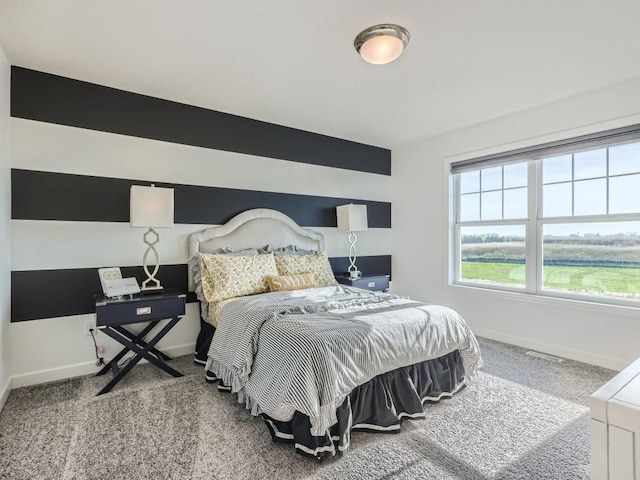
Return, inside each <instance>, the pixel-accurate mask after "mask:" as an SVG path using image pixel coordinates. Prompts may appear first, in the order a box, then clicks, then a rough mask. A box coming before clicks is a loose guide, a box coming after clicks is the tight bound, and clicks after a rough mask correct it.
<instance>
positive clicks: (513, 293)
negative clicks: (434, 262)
mask: <svg viewBox="0 0 640 480" xmlns="http://www.w3.org/2000/svg"><path fill="white" fill-rule="evenodd" d="M449 287H452V288H454V289H460V290H466V291H469V292H473V293H482V294H483V295H485V294H486V295H488V296H492V297H495V298H496V299H500V300H509V301H518V302H527V303H533V304H537V305H541V306H550V305H551V306H558V307H562V308H571V309H575V310H582V311H584V310H585V309H590V310H594V309H595V310H596V311H601V312H602V313H604V314H611V313H612V312H615V314H617V315H626V316H633V317H638V315H639V314H640V302H637V305H636V304H622V303H607V302H603V301H602V300H601V299H599V298H594V297H589V298H588V299H587V298H585V299H581V298H575V297H570V296H564V295H561V294H559V295H553V294H549V293H547V292H545V293H543V294H540V293H531V292H527V291H523V290H516V289H513V288H511V289H510V288H487V287H485V286H480V285H477V284H472V283H451V284H449Z"/></svg>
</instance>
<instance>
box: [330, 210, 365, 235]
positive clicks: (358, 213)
mask: <svg viewBox="0 0 640 480" xmlns="http://www.w3.org/2000/svg"><path fill="white" fill-rule="evenodd" d="M336 215H337V217H338V230H340V231H341V232H365V231H367V230H368V229H369V222H368V221H367V206H366V205H354V204H353V203H350V204H349V205H341V206H339V207H336Z"/></svg>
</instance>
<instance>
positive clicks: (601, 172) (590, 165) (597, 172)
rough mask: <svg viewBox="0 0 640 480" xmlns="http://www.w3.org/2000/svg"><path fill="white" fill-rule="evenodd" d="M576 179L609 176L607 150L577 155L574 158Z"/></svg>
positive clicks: (602, 149)
mask: <svg viewBox="0 0 640 480" xmlns="http://www.w3.org/2000/svg"><path fill="white" fill-rule="evenodd" d="M573 162H574V163H573V169H574V172H573V175H574V177H573V178H574V179H576V180H579V179H581V178H595V177H605V176H606V175H607V149H606V148H601V149H600V150H591V151H589V152H580V153H576V154H575V155H574V156H573Z"/></svg>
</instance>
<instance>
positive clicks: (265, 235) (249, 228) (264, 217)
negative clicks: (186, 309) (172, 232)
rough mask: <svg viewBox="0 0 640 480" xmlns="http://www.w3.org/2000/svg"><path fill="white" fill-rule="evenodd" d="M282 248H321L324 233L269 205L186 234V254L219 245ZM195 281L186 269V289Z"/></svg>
mask: <svg viewBox="0 0 640 480" xmlns="http://www.w3.org/2000/svg"><path fill="white" fill-rule="evenodd" d="M266 245H271V246H272V247H273V248H282V247H287V246H289V245H295V246H296V247H298V248H302V249H304V250H324V236H323V235H322V234H321V233H319V232H316V231H314V230H309V229H307V228H302V227H301V226H300V225H298V224H297V223H296V222H295V221H293V220H292V219H291V218H290V217H288V216H286V215H285V214H284V213H281V212H278V211H276V210H270V209H268V208H256V209H254V210H247V211H245V212H242V213H240V214H238V215H236V216H235V217H233V218H232V219H231V220H229V221H228V222H227V223H225V224H224V225H220V226H219V227H211V228H207V229H206V230H203V231H201V232H196V233H192V234H191V235H189V257H192V256H193V255H195V254H196V253H213V252H215V251H216V250H218V249H219V248H226V247H228V248H232V249H234V250H244V249H246V248H255V247H258V248H260V247H264V246H266ZM194 288H195V282H194V280H193V272H192V269H191V267H190V268H189V291H193V290H194Z"/></svg>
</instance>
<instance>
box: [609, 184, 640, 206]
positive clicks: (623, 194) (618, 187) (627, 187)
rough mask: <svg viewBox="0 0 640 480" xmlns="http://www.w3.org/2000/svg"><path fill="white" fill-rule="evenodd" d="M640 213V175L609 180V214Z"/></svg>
mask: <svg viewBox="0 0 640 480" xmlns="http://www.w3.org/2000/svg"><path fill="white" fill-rule="evenodd" d="M636 212H640V175H625V176H623V177H613V178H610V179H609V213H636Z"/></svg>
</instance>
